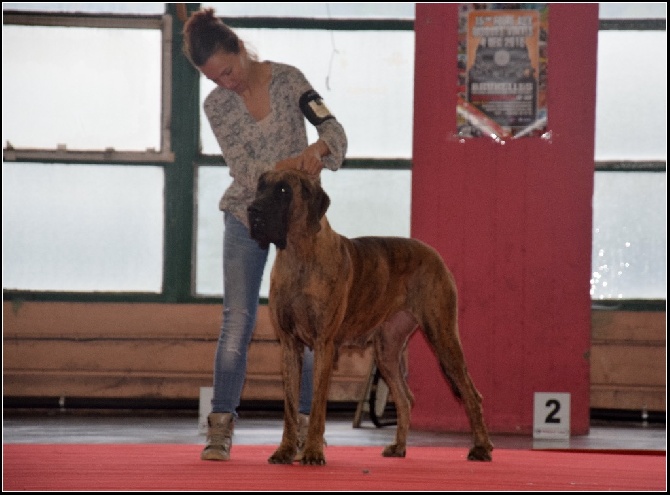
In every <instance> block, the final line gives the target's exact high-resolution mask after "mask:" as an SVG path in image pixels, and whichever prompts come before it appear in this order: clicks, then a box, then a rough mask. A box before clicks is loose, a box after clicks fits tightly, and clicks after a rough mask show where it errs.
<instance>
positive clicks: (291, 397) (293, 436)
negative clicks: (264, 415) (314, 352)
mask: <svg viewBox="0 0 670 495" xmlns="http://www.w3.org/2000/svg"><path fill="white" fill-rule="evenodd" d="M278 333H279V342H280V344H281V348H282V377H283V380H284V433H283V435H282V440H281V443H280V444H279V447H277V450H275V452H274V454H272V455H271V456H270V458H269V459H268V462H269V463H271V464H291V463H292V462H293V459H294V457H295V454H296V452H297V451H298V394H299V392H300V376H301V374H302V373H301V372H302V356H303V351H304V346H303V344H302V343H300V342H298V339H296V338H295V337H293V336H291V335H287V334H285V333H284V332H281V331H280V332H278Z"/></svg>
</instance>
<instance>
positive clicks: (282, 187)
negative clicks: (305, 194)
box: [277, 182, 291, 196]
mask: <svg viewBox="0 0 670 495" xmlns="http://www.w3.org/2000/svg"><path fill="white" fill-rule="evenodd" d="M277 192H278V193H279V194H280V195H281V196H289V195H291V186H289V185H288V184H287V183H285V182H280V183H279V184H277Z"/></svg>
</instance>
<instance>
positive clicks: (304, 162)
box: [275, 140, 330, 175]
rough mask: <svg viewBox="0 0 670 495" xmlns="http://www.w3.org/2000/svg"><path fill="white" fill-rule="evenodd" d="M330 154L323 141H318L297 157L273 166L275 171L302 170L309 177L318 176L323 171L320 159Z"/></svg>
mask: <svg viewBox="0 0 670 495" xmlns="http://www.w3.org/2000/svg"><path fill="white" fill-rule="evenodd" d="M329 153H330V149H329V148H328V146H327V145H326V143H324V142H323V141H321V140H319V141H317V142H315V143H313V144H310V145H309V146H308V147H307V148H305V150H304V151H303V152H302V153H300V154H299V155H297V156H292V157H291V158H286V159H285V160H282V161H280V162H277V165H275V170H289V169H295V170H302V171H304V172H307V173H308V174H310V175H319V174H320V173H321V170H322V169H323V162H322V161H321V157H323V156H326V155H327V154H329Z"/></svg>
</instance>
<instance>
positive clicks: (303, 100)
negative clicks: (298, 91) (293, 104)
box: [298, 89, 335, 126]
mask: <svg viewBox="0 0 670 495" xmlns="http://www.w3.org/2000/svg"><path fill="white" fill-rule="evenodd" d="M298 104H299V105H300V110H301V111H302V113H303V115H304V116H305V118H307V120H309V122H310V123H311V124H312V125H315V126H316V125H319V124H322V123H324V122H325V121H326V120H328V119H334V118H335V116H334V115H332V114H331V113H330V110H328V107H326V105H325V104H324V103H323V100H322V99H321V96H319V93H317V92H316V91H314V90H313V89H310V90H309V91H306V92H305V93H303V94H302V96H301V97H300V101H299V102H298Z"/></svg>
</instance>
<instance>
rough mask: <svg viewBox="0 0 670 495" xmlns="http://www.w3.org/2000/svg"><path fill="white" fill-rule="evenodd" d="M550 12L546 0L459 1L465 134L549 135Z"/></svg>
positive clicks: (460, 121)
mask: <svg viewBox="0 0 670 495" xmlns="http://www.w3.org/2000/svg"><path fill="white" fill-rule="evenodd" d="M548 12H549V6H548V4H544V3H538V4H535V3H531V4H528V3H518V4H514V3H463V4H459V15H458V36H459V40H458V41H459V42H458V97H457V105H456V119H457V132H458V136H459V137H461V138H478V137H486V138H490V139H493V140H495V141H496V142H500V143H504V142H505V141H507V140H510V139H517V138H521V137H538V136H539V137H545V138H546V137H548V134H547V86H548V80H547V43H548V34H549V29H548V28H549V23H548Z"/></svg>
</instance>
